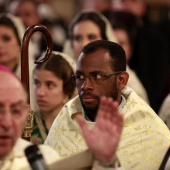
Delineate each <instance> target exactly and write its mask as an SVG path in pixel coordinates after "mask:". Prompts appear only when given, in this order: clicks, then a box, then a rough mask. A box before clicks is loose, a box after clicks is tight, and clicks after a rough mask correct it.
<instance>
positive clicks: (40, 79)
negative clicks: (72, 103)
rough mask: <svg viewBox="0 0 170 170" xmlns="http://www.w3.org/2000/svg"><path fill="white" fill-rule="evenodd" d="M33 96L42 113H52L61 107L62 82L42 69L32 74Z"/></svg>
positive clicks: (62, 99) (63, 95) (62, 98)
mask: <svg viewBox="0 0 170 170" xmlns="http://www.w3.org/2000/svg"><path fill="white" fill-rule="evenodd" d="M34 85H35V95H36V100H37V103H38V105H39V108H40V110H41V111H42V112H45V113H46V112H52V111H54V110H55V109H57V108H59V107H61V106H63V103H64V102H63V101H64V99H65V94H64V91H63V80H61V79H60V78H58V77H56V75H54V73H52V72H51V71H47V70H44V69H40V70H35V72H34Z"/></svg>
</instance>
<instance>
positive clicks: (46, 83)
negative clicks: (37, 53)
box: [31, 52, 76, 144]
mask: <svg viewBox="0 0 170 170" xmlns="http://www.w3.org/2000/svg"><path fill="white" fill-rule="evenodd" d="M75 68H76V64H75V63H74V61H73V60H72V59H71V58H70V57H69V56H67V55H66V54H63V53H59V52H53V53H52V55H51V56H50V58H49V59H48V60H47V61H46V62H44V63H42V64H38V65H36V67H35V70H34V74H33V77H34V86H35V87H34V89H35V95H36V101H37V104H38V106H39V110H38V111H36V112H35V119H34V128H33V132H32V136H31V141H32V142H33V143H35V144H40V143H41V144H42V143H44V140H45V139H46V137H47V135H48V131H49V129H50V127H51V125H52V123H53V120H54V119H55V118H56V116H57V115H58V113H59V111H60V110H61V108H62V107H63V106H64V104H65V103H66V102H68V101H69V100H70V99H71V98H72V97H74V96H75V94H76V93H75V83H74V81H73V80H72V75H73V74H74V72H75Z"/></svg>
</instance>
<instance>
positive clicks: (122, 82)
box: [117, 71, 129, 91]
mask: <svg viewBox="0 0 170 170" xmlns="http://www.w3.org/2000/svg"><path fill="white" fill-rule="evenodd" d="M128 79H129V74H128V73H127V72H126V71H124V72H122V73H121V74H119V75H117V87H118V89H119V90H120V91H121V90H122V89H124V87H125V86H126V85H127V82H128Z"/></svg>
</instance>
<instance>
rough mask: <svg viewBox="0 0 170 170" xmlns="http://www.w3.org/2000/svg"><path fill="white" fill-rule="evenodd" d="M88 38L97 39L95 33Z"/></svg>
mask: <svg viewBox="0 0 170 170" xmlns="http://www.w3.org/2000/svg"><path fill="white" fill-rule="evenodd" d="M88 38H89V40H96V39H97V37H96V35H93V34H92V35H89V36H88Z"/></svg>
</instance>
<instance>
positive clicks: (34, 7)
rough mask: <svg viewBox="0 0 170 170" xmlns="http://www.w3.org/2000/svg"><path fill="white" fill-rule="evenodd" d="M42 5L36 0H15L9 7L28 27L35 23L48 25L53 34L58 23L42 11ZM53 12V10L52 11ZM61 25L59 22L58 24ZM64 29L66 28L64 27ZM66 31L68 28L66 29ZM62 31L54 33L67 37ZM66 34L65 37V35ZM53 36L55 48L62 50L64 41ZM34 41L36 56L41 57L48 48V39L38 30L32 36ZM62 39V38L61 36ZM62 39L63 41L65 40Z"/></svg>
mask: <svg viewBox="0 0 170 170" xmlns="http://www.w3.org/2000/svg"><path fill="white" fill-rule="evenodd" d="M40 9H41V5H40V4H39V3H37V2H36V1H35V0H15V1H12V2H11V4H10V7H9V11H10V12H11V13H13V14H14V15H16V16H18V17H20V18H21V20H22V21H23V23H24V25H25V27H26V28H28V27H29V26H31V25H35V24H37V25H38V24H42V25H45V26H46V27H47V29H48V30H49V32H50V33H51V35H53V32H54V30H55V31H56V28H57V24H56V22H55V19H54V18H48V17H47V16H45V15H44V13H42V12H41V10H40ZM51 12H52V11H51ZM58 25H59V24H58ZM63 30H64V29H63ZM64 32H66V30H64ZM64 32H63V34H62V33H61V31H60V32H58V30H57V33H55V34H54V35H56V34H57V35H58V36H57V37H60V35H62V38H64V40H65V38H66V33H65V35H64ZM64 36H65V37H64ZM52 38H53V50H56V51H62V48H63V47H62V42H59V41H57V39H56V36H52ZM31 39H32V43H33V44H34V53H35V54H34V56H35V58H39V57H40V56H41V54H42V53H43V52H44V51H45V50H46V40H45V38H44V36H43V34H42V33H40V32H36V33H35V34H34V35H33V36H32V38H31ZM60 39H61V38H60ZM64 40H62V41H64Z"/></svg>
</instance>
